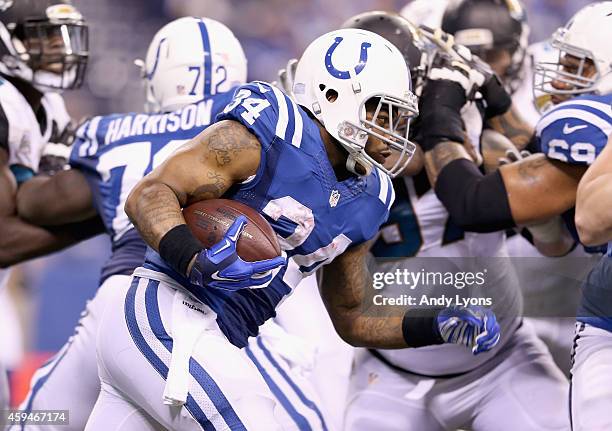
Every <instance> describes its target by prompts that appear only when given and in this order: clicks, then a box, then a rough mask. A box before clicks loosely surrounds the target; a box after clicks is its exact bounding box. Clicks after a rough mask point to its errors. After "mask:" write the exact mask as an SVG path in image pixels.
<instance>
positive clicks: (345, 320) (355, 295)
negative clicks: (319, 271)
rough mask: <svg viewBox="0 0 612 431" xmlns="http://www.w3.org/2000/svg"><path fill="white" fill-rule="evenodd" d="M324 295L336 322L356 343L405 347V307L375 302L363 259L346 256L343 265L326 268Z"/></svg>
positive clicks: (352, 342) (374, 292)
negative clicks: (403, 324)
mask: <svg viewBox="0 0 612 431" xmlns="http://www.w3.org/2000/svg"><path fill="white" fill-rule="evenodd" d="M322 292H323V296H324V299H325V302H326V304H327V306H328V308H329V309H331V310H332V311H331V312H332V313H334V314H336V315H335V318H334V325H335V326H336V329H337V331H338V332H339V333H340V335H342V336H343V338H344V339H345V340H346V341H348V342H350V343H351V344H353V345H355V346H363V347H372V348H381V349H383V348H384V349H397V348H404V347H406V342H405V341H404V337H403V334H402V319H403V315H404V312H405V308H404V307H399V306H398V307H395V306H388V305H376V304H375V303H374V300H373V297H374V295H375V294H376V293H377V292H376V291H375V290H374V289H373V288H372V283H371V277H370V275H369V274H368V272H367V269H366V268H365V262H364V261H363V259H350V260H349V259H344V262H343V263H342V265H341V267H340V268H338V267H336V265H334V266H332V267H330V268H326V271H325V273H324V276H323V287H322Z"/></svg>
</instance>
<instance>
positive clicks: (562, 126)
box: [536, 105, 612, 166]
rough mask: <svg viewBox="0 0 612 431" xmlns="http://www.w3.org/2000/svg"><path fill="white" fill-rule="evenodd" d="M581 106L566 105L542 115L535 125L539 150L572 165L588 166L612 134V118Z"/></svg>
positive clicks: (551, 157)
mask: <svg viewBox="0 0 612 431" xmlns="http://www.w3.org/2000/svg"><path fill="white" fill-rule="evenodd" d="M592 111H593V110H592V109H591V110H587V109H585V108H584V107H581V106H580V105H565V106H560V108H559V109H555V110H553V111H551V112H550V113H549V114H547V115H545V116H544V117H543V118H542V119H541V120H540V122H539V123H538V125H537V127H536V133H537V137H538V139H539V143H540V148H541V149H542V152H543V153H544V154H546V156H547V157H548V158H550V159H554V160H559V161H561V162H564V163H568V164H572V165H587V166H588V165H591V164H592V163H593V162H594V161H595V158H596V157H597V156H598V155H599V153H601V152H602V151H603V149H604V147H605V146H606V143H607V142H608V137H609V136H610V134H611V133H612V117H609V116H607V115H605V114H604V113H600V112H597V113H595V112H592Z"/></svg>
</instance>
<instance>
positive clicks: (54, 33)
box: [22, 22, 89, 89]
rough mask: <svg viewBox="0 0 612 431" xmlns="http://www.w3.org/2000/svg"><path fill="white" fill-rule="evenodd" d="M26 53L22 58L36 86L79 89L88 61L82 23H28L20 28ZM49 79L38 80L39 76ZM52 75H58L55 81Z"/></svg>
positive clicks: (86, 43) (86, 37) (85, 28)
mask: <svg viewBox="0 0 612 431" xmlns="http://www.w3.org/2000/svg"><path fill="white" fill-rule="evenodd" d="M23 34H24V38H23V41H24V46H25V48H26V52H25V53H24V54H23V56H22V59H23V60H24V61H25V62H26V63H27V64H28V66H29V67H30V68H31V69H32V70H33V71H35V72H34V76H33V81H32V82H33V83H34V84H35V85H45V82H47V83H52V82H53V81H55V82H57V84H55V85H53V84H51V85H50V87H52V88H62V89H71V88H78V87H80V86H81V84H82V81H83V78H84V76H85V68H86V66H87V59H88V45H89V41H88V30H87V27H86V26H84V25H83V24H76V23H70V24H62V23H54V22H28V23H26V24H24V26H23ZM44 75H47V76H48V78H46V79H42V80H41V81H42V82H38V81H39V79H38V78H39V77H40V76H44ZM52 75H55V76H57V78H56V79H55V80H54V79H52V77H51V76H52Z"/></svg>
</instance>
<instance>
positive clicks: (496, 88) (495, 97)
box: [480, 75, 512, 120]
mask: <svg viewBox="0 0 612 431" xmlns="http://www.w3.org/2000/svg"><path fill="white" fill-rule="evenodd" d="M480 92H481V93H482V95H483V97H484V99H485V102H486V104H487V107H486V108H485V119H487V120H488V119H489V118H493V117H497V116H498V115H502V114H505V113H506V112H507V111H508V110H509V109H510V107H511V106H512V97H511V96H510V94H508V92H507V91H506V89H505V88H504V87H503V85H502V84H501V82H500V80H499V78H498V77H497V75H493V76H492V77H491V79H489V80H488V81H487V83H486V84H485V85H483V86H482V87H481V88H480Z"/></svg>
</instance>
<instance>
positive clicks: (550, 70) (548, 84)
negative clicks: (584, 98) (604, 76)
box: [534, 29, 601, 95]
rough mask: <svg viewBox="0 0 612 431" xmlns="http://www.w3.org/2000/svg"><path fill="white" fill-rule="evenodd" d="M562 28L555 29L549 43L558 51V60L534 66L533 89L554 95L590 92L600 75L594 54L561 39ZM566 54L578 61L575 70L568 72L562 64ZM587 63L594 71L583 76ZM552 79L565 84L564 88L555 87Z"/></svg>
mask: <svg viewBox="0 0 612 431" xmlns="http://www.w3.org/2000/svg"><path fill="white" fill-rule="evenodd" d="M564 30H565V29H559V30H557V33H556V34H555V36H554V37H553V40H552V43H551V45H552V47H553V48H555V49H557V50H558V51H559V60H558V61H557V62H554V63H553V62H540V63H538V64H537V65H536V66H535V69H534V75H535V79H534V90H536V91H540V92H542V93H547V94H555V95H575V94H582V93H590V92H592V91H594V87H595V85H596V84H597V81H598V80H599V78H600V77H601V73H600V71H599V69H598V66H597V63H596V62H595V61H594V58H595V57H594V54H593V53H592V52H591V51H589V50H586V49H582V48H579V47H576V46H571V45H568V44H566V43H564V42H563V41H562V40H563V36H562V34H563V33H564ZM568 56H571V57H574V58H575V59H576V60H577V61H578V64H577V65H576V72H568V71H567V70H566V67H565V66H564V65H563V59H564V58H567V57H568ZM588 63H590V65H591V66H592V67H594V68H595V73H594V74H592V75H591V76H585V70H586V69H588V68H587V67H586V66H587V64H588ZM554 81H557V82H561V83H563V84H565V86H566V88H555V87H554V86H553V85H552V83H553V82H554Z"/></svg>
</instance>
